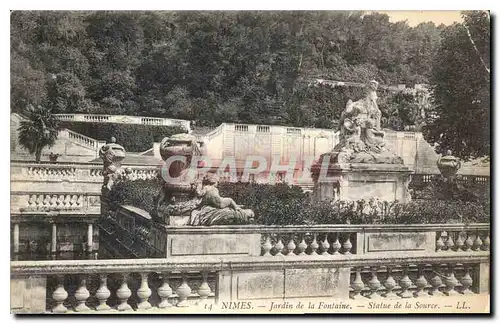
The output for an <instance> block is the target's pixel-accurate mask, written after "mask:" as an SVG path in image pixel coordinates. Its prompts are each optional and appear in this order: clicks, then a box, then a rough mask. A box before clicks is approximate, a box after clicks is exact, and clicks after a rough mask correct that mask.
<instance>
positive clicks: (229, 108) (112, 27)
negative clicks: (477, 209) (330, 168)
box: [11, 11, 443, 129]
mask: <svg viewBox="0 0 500 324" xmlns="http://www.w3.org/2000/svg"><path fill="white" fill-rule="evenodd" d="M442 28H443V27H442V26H440V27H436V26H435V25H434V24H433V23H422V24H420V25H418V26H416V27H409V26H408V25H407V24H406V23H405V22H397V23H391V22H390V21H389V17H388V16H387V15H386V14H380V13H376V12H373V13H370V14H364V13H362V12H350V11H280V12H274V11H266V12H256V11H244V12H243V11H240V12H237V11H225V12H207V11H204V12H190V11H182V12H167V11H163V12H142V11H134V12H126V11H114V12H108V11H99V12H85V11H74V12H66V11H52V12H51V11H43V12H42V11H16V12H13V13H12V14H11V102H12V109H13V110H14V111H21V112H22V111H23V109H25V107H26V105H27V104H33V105H39V104H40V105H43V106H44V107H49V108H52V109H53V111H54V112H57V113H63V112H68V113H69V112H88V113H110V114H130V115H150V116H161V117H175V118H183V119H196V120H198V121H200V124H210V125H217V124H218V123H220V122H246V123H269V124H271V123H279V124H286V125H295V126H315V127H331V126H334V124H335V121H336V120H337V119H338V116H339V114H340V112H341V111H342V110H343V109H344V107H345V103H346V101H347V99H353V100H357V99H360V97H361V95H360V93H359V91H358V89H357V88H354V90H352V89H351V88H350V87H338V88H336V89H321V88H309V87H308V85H309V83H310V80H311V79H317V78H323V79H331V80H339V81H351V82H366V81H368V80H370V79H376V80H378V81H380V82H381V84H385V85H390V84H400V83H405V84H408V85H412V84H414V83H426V82H427V81H428V80H429V77H430V76H431V65H432V61H433V57H434V54H435V53H436V51H437V49H438V47H439V43H440V30H441V29H442ZM414 101H415V99H414V97H412V96H410V97H408V96H405V95H398V96H396V95H394V94H392V93H388V92H386V93H384V92H383V91H382V92H381V94H380V104H379V106H380V108H381V110H382V111H383V114H384V118H385V119H384V126H390V127H393V128H396V129H402V128H404V126H405V125H413V124H415V123H416V121H415V115H418V113H417V111H416V110H415V109H414V108H415V107H414V106H412V105H413V103H414ZM408 110H410V111H408Z"/></svg>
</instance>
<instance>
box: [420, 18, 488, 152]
mask: <svg viewBox="0 0 500 324" xmlns="http://www.w3.org/2000/svg"><path fill="white" fill-rule="evenodd" d="M462 17H463V19H464V22H463V24H458V23H457V24H454V25H452V26H449V27H447V28H446V29H445V30H444V31H443V39H442V43H441V47H440V49H439V51H438V53H437V56H436V60H435V61H434V65H433V71H432V77H431V82H432V86H433V94H434V101H435V105H436V106H435V108H434V109H433V110H432V111H431V113H430V114H429V115H428V120H427V126H426V127H424V136H425V137H426V139H427V141H429V142H430V143H437V151H438V152H439V153H444V152H446V151H447V150H451V151H452V152H453V154H454V155H456V156H458V157H460V158H463V159H465V160H468V159H471V158H475V157H481V156H489V155H490V73H489V69H490V19H489V14H488V12H484V11H467V12H463V14H462Z"/></svg>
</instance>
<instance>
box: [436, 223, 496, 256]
mask: <svg viewBox="0 0 500 324" xmlns="http://www.w3.org/2000/svg"><path fill="white" fill-rule="evenodd" d="M436 237H437V240H436V251H437V252H452V253H453V252H461V251H489V250H490V245H491V242H490V229H489V228H484V227H475V228H468V229H463V228H453V227H451V228H446V227H445V228H442V229H441V230H440V231H438V232H436Z"/></svg>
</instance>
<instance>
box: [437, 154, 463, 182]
mask: <svg viewBox="0 0 500 324" xmlns="http://www.w3.org/2000/svg"><path fill="white" fill-rule="evenodd" d="M461 166H462V163H461V162H460V159H459V158H457V157H455V156H453V155H451V151H448V152H446V155H445V156H442V157H440V158H439V159H438V160H437V167H438V169H439V172H441V175H442V176H443V177H445V178H446V179H450V178H452V177H454V176H455V175H456V174H457V172H458V170H459V169H460V167H461Z"/></svg>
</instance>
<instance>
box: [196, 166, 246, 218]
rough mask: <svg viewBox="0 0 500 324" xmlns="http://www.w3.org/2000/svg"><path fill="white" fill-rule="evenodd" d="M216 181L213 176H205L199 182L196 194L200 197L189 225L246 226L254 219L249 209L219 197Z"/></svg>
mask: <svg viewBox="0 0 500 324" xmlns="http://www.w3.org/2000/svg"><path fill="white" fill-rule="evenodd" d="M217 185H218V181H217V179H216V177H215V176H214V175H207V176H206V177H205V178H204V179H203V181H202V182H199V184H198V186H197V189H196V193H197V196H198V197H201V201H200V203H199V205H198V206H197V208H196V209H195V210H193V211H192V213H191V220H190V225H198V226H200V225H201V226H210V225H230V224H248V223H251V222H253V219H254V217H255V215H254V212H253V211H252V210H251V209H242V208H241V206H239V205H237V204H236V202H235V201H234V200H233V199H231V198H228V197H221V196H220V194H219V189H217Z"/></svg>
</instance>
